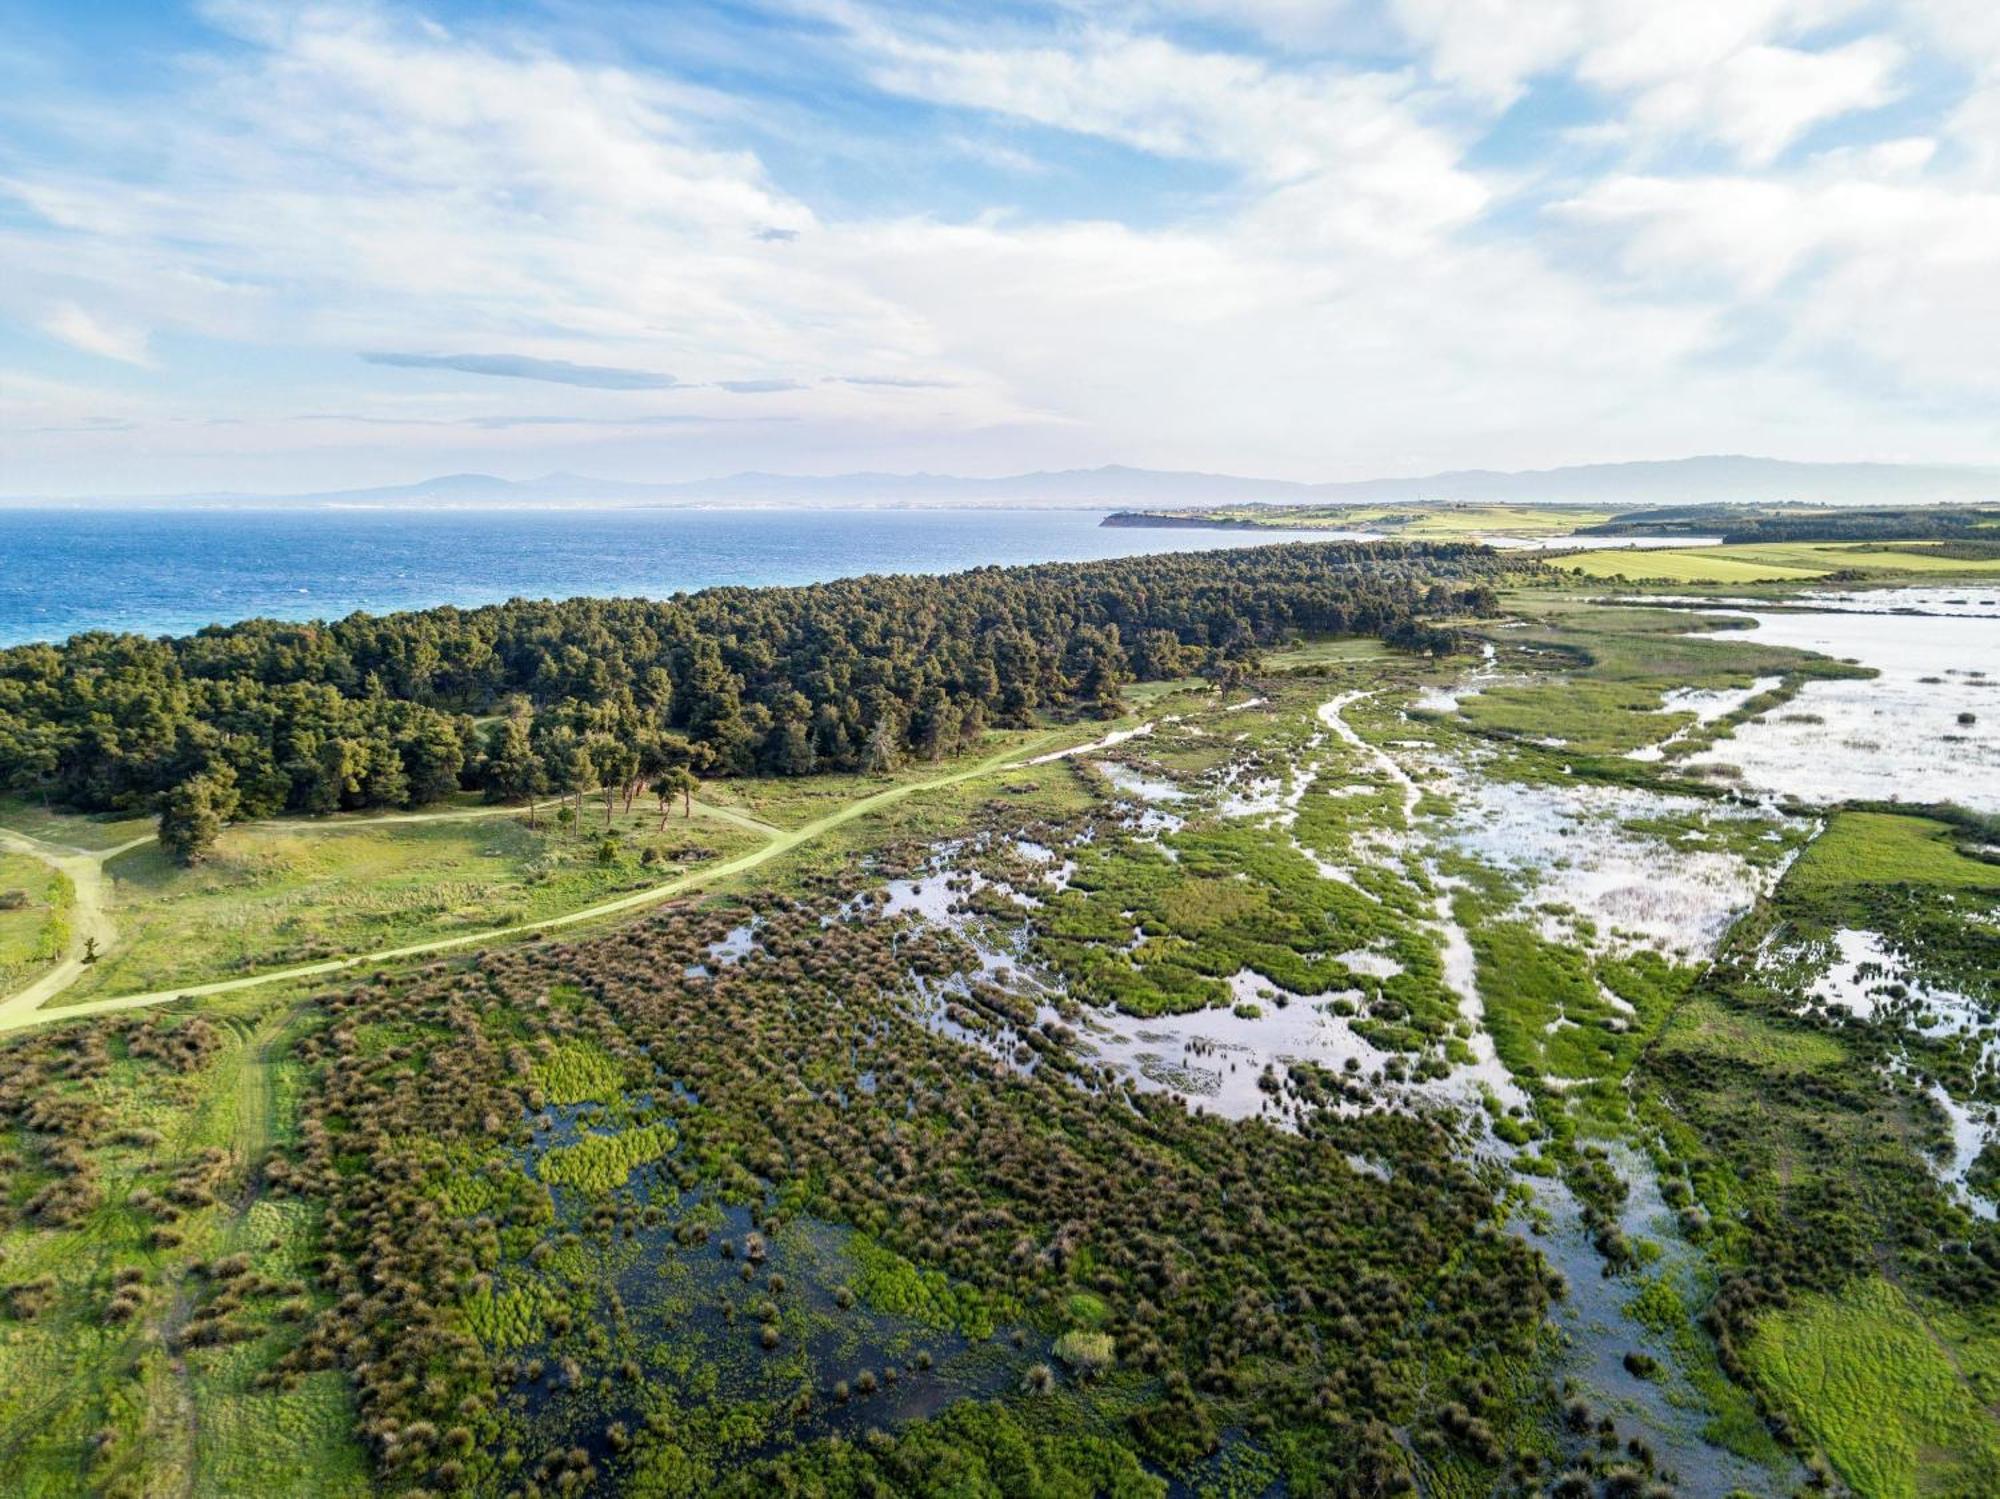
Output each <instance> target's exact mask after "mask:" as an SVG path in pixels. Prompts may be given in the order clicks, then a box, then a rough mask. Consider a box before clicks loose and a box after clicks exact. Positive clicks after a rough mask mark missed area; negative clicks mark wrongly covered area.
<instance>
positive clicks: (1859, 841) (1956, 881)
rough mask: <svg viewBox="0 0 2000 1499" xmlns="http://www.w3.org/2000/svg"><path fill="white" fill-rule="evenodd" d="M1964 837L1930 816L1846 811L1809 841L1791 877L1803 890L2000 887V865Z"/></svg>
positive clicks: (1995, 888) (1992, 888)
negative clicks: (1967, 851) (1963, 842)
mask: <svg viewBox="0 0 2000 1499" xmlns="http://www.w3.org/2000/svg"><path fill="white" fill-rule="evenodd" d="M1960 836H1962V835H1960V834H1958V833H1957V832H1956V830H1954V829H1953V828H1951V827H1948V826H1947V825H1946V824H1944V823H1941V822H1933V821H1931V820H1930V819H1929V818H1926V817H1908V816H1904V815H1902V814H1900V813H1893V812H1842V813H1839V814H1837V815H1836V816H1835V817H1834V819H1833V821H1832V822H1831V823H1830V824H1829V825H1828V826H1827V829H1826V831H1825V832H1824V833H1822V834H1820V836H1819V837H1817V838H1815V839H1814V840H1813V841H1812V842H1811V843H1810V844H1809V845H1807V847H1806V851H1805V853H1803V854H1802V855H1800V857H1799V862H1798V864H1797V866H1796V867H1794V869H1793V870H1792V872H1791V874H1790V876H1789V879H1790V881H1791V882H1792V883H1794V884H1796V885H1797V886H1798V887H1799V888H1800V889H1801V890H1803V891H1815V890H1823V889H1826V888H1828V887H1830V886H1850V885H1942V886H1953V887H1959V888H1963V889H1972V890H2000V864H1988V863H1986V862H1985V861H1983V860H1980V859H1972V858H1968V857H1966V856H1965V855H1964V854H1962V853H1960V852H1959V851H1958V849H1957V848H1956V847H1955V841H1956V839H1957V838H1959V837H1960Z"/></svg>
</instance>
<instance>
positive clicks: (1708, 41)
mask: <svg viewBox="0 0 2000 1499" xmlns="http://www.w3.org/2000/svg"><path fill="white" fill-rule="evenodd" d="M1391 4H1392V8H1393V10H1394V13H1395V14H1396V15H1397V16H1398V18H1399V19H1400V20H1401V22H1402V24H1403V26H1404V27H1405V29H1406V30H1407V31H1408V33H1409V35H1410V36H1411V37H1412V38H1414V39H1416V40H1417V41H1419V42H1421V43H1422V44H1424V45H1425V46H1426V47H1427V48H1428V49H1429V66H1430V69H1431V71H1432V72H1433V73H1434V74H1435V75H1436V76H1438V77H1440V78H1443V79H1446V80H1448V81H1450V82H1451V83H1453V84H1455V85H1457V86H1458V87H1460V88H1463V89H1465V90H1467V91H1469V92H1472V93H1475V94H1483V95H1484V96H1485V97H1486V98H1488V99H1489V100H1490V101H1491V102H1492V103H1493V104H1495V105H1505V104H1510V103H1512V102H1513V101H1514V100H1515V99H1517V98H1519V97H1520V95H1521V93H1522V91H1523V90H1524V89H1525V88H1526V87H1527V85H1528V83H1529V82H1530V80H1532V79H1534V78H1536V77H1537V76H1540V75H1548V74H1553V73H1557V72H1561V71H1567V72H1570V73H1573V74H1574V76H1575V77H1576V78H1577V79H1578V80H1579V81H1581V82H1583V83H1585V84H1588V85H1590V86H1591V87H1593V88H1596V89H1599V90H1602V91H1605V92H1606V93H1608V94H1610V95H1612V96H1614V97H1615V98H1617V99H1618V100H1620V101H1621V102H1622V105H1623V107H1624V110H1625V114H1624V115H1623V117H1622V121H1623V123H1624V124H1625V125H1626V127H1627V128H1628V129H1629V130H1631V131H1634V132H1636V133H1637V134H1639V135H1641V136H1652V137H1695V138H1701V139H1709V140H1713V141H1717V142H1720V143H1722V144H1725V145H1728V146H1731V147H1733V148H1735V150H1736V151H1737V152H1738V153H1739V154H1740V155H1741V157H1742V159H1743V160H1744V161H1746V162H1748V163H1750V164H1752V165H1762V164H1765V163H1768V162H1770V161H1772V160H1773V159H1775V158H1776V157H1777V156H1778V154H1779V153H1780V152H1782V151H1783V150H1784V149H1785V148H1786V147H1787V146H1789V145H1791V144H1792V142H1793V141H1795V140H1796V139H1797V138H1798V137H1799V136H1800V135H1801V134H1802V133H1803V132H1804V131H1805V130H1807V129H1808V128H1810V127H1811V126H1813V125H1816V124H1819V123H1821V122H1822V121H1825V120H1830V119H1835V118H1838V117H1840V116H1842V115H1845V114H1849V113H1851V112H1853V111H1855V110H1862V109H1871V108H1874V107H1876V106H1878V105H1881V104H1883V103H1886V102H1888V101H1889V100H1890V99H1891V98H1893V97H1894V96H1895V89H1894V85H1893V79H1894V75H1895V73H1896V71H1897V69H1898V67H1899V66H1900V64H1901V63H1902V61H1903V56H1904V53H1903V48H1902V45H1901V44H1900V43H1899V42H1898V41H1896V40H1895V39H1893V38H1890V37H1887V36H1880V35H1873V36H1868V37H1863V38H1860V39H1858V40H1855V41H1852V42H1849V43H1847V44H1846V45H1843V46H1838V47H1830V48H1826V49H1823V50H1818V49H1807V48H1805V47H1803V46H1800V45H1798V43H1799V42H1801V41H1802V40H1803V39H1805V38H1808V37H1810V36H1812V35H1813V34H1815V33H1816V32H1818V31H1819V30H1821V29H1822V28H1824V27H1826V26H1827V25H1829V24H1830V23H1832V22H1835V21H1838V20H1840V19H1842V18H1843V17H1845V16H1847V15H1849V14H1850V13H1852V12H1854V11H1856V10H1857V9H1859V8H1860V7H1859V5H1858V3H1857V0H1680V3H1678V4H1674V5H1660V4H1657V3H1654V0H1473V3H1470V4H1468V3H1465V0H1391Z"/></svg>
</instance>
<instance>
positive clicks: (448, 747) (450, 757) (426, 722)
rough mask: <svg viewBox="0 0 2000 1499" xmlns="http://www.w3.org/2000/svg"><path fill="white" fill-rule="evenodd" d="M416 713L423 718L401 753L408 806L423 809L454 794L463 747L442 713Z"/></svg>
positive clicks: (462, 757) (463, 758)
mask: <svg viewBox="0 0 2000 1499" xmlns="http://www.w3.org/2000/svg"><path fill="white" fill-rule="evenodd" d="M418 711H419V712H420V713H422V715H423V716H422V718H421V719H420V720H419V721H418V722H417V724H416V725H415V726H414V728H413V729H412V730H411V732H410V733H409V735H408V737H407V738H405V739H404V740H403V742H402V744H401V746H400V749H401V751H402V757H403V766H404V774H405V775H406V776H407V778H408V785H409V799H410V803H411V805H413V806H419V807H422V806H428V805H429V804H430V803H432V802H441V801H443V800H444V799H445V798H446V797H449V796H451V795H453V794H454V793H456V792H457V790H458V773H459V772H460V771H461V770H463V769H464V768H465V745H464V743H463V742H462V741H461V740H460V739H459V737H458V726H457V725H456V724H454V723H453V722H452V721H451V720H450V719H448V718H446V717H445V716H444V715H443V714H442V713H433V712H431V711H430V710H428V709H420V710H418Z"/></svg>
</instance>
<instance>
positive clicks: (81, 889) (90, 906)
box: [0, 828, 153, 1029]
mask: <svg viewBox="0 0 2000 1499" xmlns="http://www.w3.org/2000/svg"><path fill="white" fill-rule="evenodd" d="M152 841H153V840H152V838H151V837H150V836H148V837H145V838H134V839H133V840H132V841H131V842H129V843H121V844H119V845H118V846H117V847H116V848H107V849H97V850H92V849H83V848H71V847H70V846H68V845H67V844H62V843H46V842H44V841H43V840H42V839H40V838H31V837H29V836H28V835H27V834H26V833H17V832H14V831H13V830H11V829H9V828H0V848H6V849H10V850H12V851H13V852H14V853H18V854H26V855H27V856H28V857H29V858H31V859H39V860H41V861H42V863H44V864H46V865H48V866H49V867H50V868H51V869H54V870H57V871H58V872H60V873H61V874H63V875H65V876H67V877H68V879H69V882H70V884H71V886H72V887H74V889H75V891H76V895H75V897H74V899H73V901H72V903H71V905H70V916H69V921H70V934H69V946H68V948H67V949H66V950H65V951H64V953H63V956H62V960H61V961H60V962H58V963H57V964H56V965H55V966H54V967H53V968H50V969H49V970H48V971H47V972H46V973H44V974H43V975H42V976H41V977H40V978H38V979H36V980H35V981H34V982H33V983H31V984H29V985H28V986H27V987H26V988H24V989H17V990H15V991H14V992H13V993H12V994H10V995H7V996H6V997H5V998H4V999H0V1029H5V1028H6V1025H7V1017H8V1016H10V1015H12V1014H14V1013H15V1012H17V1011H20V1012H32V1011H34V1010H36V1009H39V1008H40V1007H41V1006H42V1005H44V1004H46V1003H48V1001H49V1000H51V999H53V998H54V997H55V996H56V995H58V994H60V993H62V991H63V990H65V989H67V988H68V987H69V986H70V985H71V984H73V983H75V982H76V981H77V980H78V979H79V978H81V977H82V976H83V970H84V962H83V953H84V948H85V946H86V944H88V943H89V942H91V941H93V940H94V941H95V942H96V943H97V951H98V953H99V954H100V955H102V954H104V953H107V952H109V951H110V950H111V945H112V944H113V943H114V942H116V941H117V940H118V928H117V927H116V926H115V925H113V924H112V920H111V916H110V914H109V912H108V911H107V910H106V909H105V907H106V905H107V904H108V901H107V890H106V881H105V878H104V866H105V864H106V862H107V861H109V860H111V859H115V858H117V857H118V856H119V855H120V854H122V853H128V852H130V851H131V850H132V849H135V848H138V847H139V846H140V845H141V844H145V843H150V842H152Z"/></svg>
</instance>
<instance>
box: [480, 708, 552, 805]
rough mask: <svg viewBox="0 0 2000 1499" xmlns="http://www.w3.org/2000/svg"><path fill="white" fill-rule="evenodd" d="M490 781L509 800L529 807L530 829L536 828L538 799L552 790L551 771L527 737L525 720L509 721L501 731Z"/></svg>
mask: <svg viewBox="0 0 2000 1499" xmlns="http://www.w3.org/2000/svg"><path fill="white" fill-rule="evenodd" d="M486 774H487V781H488V784H490V785H491V786H492V787H493V789H494V790H495V791H496V792H498V793H499V794H500V795H501V796H503V797H505V798H506V799H507V800H508V801H525V802H526V803H527V804H528V826H529V827H533V826H534V825H535V798H536V797H538V796H540V795H541V794H542V793H543V792H544V791H546V790H548V789H549V777H548V772H547V771H546V770H544V769H543V768H542V760H541V756H539V755H537V754H536V753H535V746H534V744H533V743H532V742H531V741H530V740H529V738H528V725H527V722H526V720H524V719H520V718H510V719H508V720H507V722H506V724H505V725H504V726H503V727H502V728H501V730H500V748H499V749H497V750H495V751H494V753H493V755H492V757H491V758H490V759H489V760H488V761H487V764H486Z"/></svg>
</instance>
